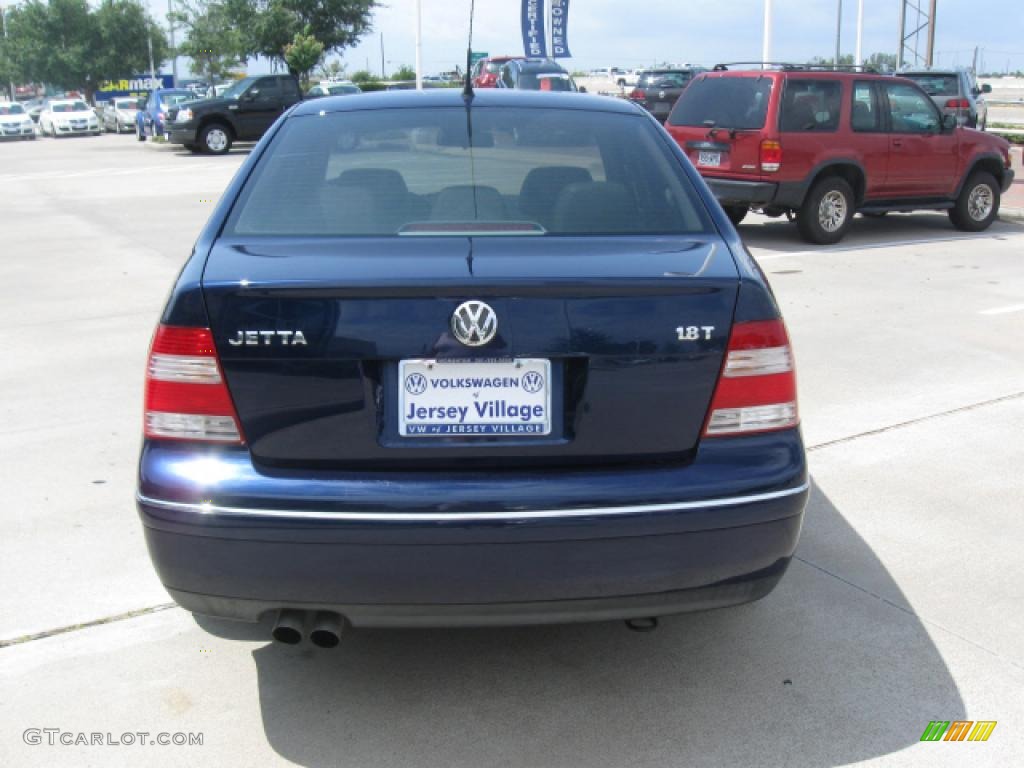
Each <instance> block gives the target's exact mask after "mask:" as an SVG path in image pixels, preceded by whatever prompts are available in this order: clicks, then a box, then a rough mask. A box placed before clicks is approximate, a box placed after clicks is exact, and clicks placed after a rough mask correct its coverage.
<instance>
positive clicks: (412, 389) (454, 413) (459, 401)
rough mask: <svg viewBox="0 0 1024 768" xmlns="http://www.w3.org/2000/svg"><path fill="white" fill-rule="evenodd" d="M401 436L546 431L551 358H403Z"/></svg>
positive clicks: (548, 427)
mask: <svg viewBox="0 0 1024 768" xmlns="http://www.w3.org/2000/svg"><path fill="white" fill-rule="evenodd" d="M398 393H399V394H398V398H397V399H398V433H399V434H400V435H402V436H403V437H473V436H478V437H487V436H495V435H506V436H509V437H515V436H530V435H548V434H551V361H550V360H542V359H522V360H512V359H486V360H484V359H481V360H402V361H401V362H400V363H399V364H398Z"/></svg>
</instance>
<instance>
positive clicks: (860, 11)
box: [853, 0, 864, 67]
mask: <svg viewBox="0 0 1024 768" xmlns="http://www.w3.org/2000/svg"><path fill="white" fill-rule="evenodd" d="M863 41H864V0H857V53H856V55H855V56H854V61H853V63H854V64H856V65H857V66H858V67H859V66H861V65H862V64H863V63H864V48H863V47H862V43H863Z"/></svg>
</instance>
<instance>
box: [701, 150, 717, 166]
mask: <svg viewBox="0 0 1024 768" xmlns="http://www.w3.org/2000/svg"><path fill="white" fill-rule="evenodd" d="M721 164H722V153H721V152H698V153H697V165H703V166H706V167H708V168H717V167H718V166H720V165H721Z"/></svg>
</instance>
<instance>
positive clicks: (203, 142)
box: [199, 123, 231, 155]
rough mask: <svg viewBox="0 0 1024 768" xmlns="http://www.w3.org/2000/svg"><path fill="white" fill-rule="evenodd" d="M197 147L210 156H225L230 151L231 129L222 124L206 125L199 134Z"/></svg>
mask: <svg viewBox="0 0 1024 768" xmlns="http://www.w3.org/2000/svg"><path fill="white" fill-rule="evenodd" d="M199 146H200V147H201V148H202V150H203V152H206V153H207V154H210V155H225V154H227V151H228V150H229V149H231V129H230V128H228V127H227V126H226V125H224V123H208V124H207V125H205V126H203V130H201V131H200V132H199Z"/></svg>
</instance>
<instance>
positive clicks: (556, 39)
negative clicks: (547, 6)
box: [551, 0, 572, 59]
mask: <svg viewBox="0 0 1024 768" xmlns="http://www.w3.org/2000/svg"><path fill="white" fill-rule="evenodd" d="M568 30H569V0H551V58H553V59H568V58H571V57H572V54H571V53H569V33H568Z"/></svg>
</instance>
